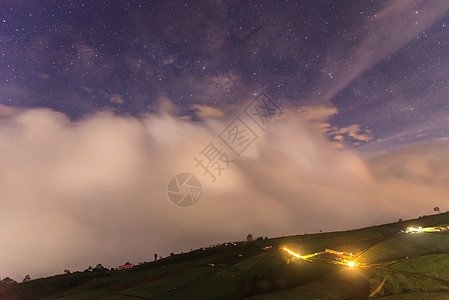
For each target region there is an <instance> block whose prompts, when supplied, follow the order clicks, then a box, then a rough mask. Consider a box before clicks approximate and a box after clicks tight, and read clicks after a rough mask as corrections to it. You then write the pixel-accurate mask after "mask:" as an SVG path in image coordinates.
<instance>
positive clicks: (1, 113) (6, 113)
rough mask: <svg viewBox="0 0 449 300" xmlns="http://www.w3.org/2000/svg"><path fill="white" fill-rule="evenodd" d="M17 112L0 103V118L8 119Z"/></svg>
mask: <svg viewBox="0 0 449 300" xmlns="http://www.w3.org/2000/svg"><path fill="white" fill-rule="evenodd" d="M16 112H17V109H16V108H14V107H12V106H7V105H4V104H1V103H0V118H1V117H10V116H12V115H14V114H15V113H16Z"/></svg>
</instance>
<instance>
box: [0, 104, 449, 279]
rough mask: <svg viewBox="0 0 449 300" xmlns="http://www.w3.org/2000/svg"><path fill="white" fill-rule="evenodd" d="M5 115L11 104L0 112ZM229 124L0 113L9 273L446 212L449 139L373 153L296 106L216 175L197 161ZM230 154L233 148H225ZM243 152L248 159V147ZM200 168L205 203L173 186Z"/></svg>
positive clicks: (34, 273)
mask: <svg viewBox="0 0 449 300" xmlns="http://www.w3.org/2000/svg"><path fill="white" fill-rule="evenodd" d="M2 110H4V111H5V110H6V109H5V108H2ZM227 122H228V121H222V120H221V119H220V121H218V120H209V121H205V122H192V121H188V120H185V119H180V118H177V117H174V116H171V115H168V114H164V113H160V114H157V115H149V116H146V117H145V118H143V119H137V118H133V117H118V116H114V115H113V114H111V113H109V112H103V113H98V114H95V115H93V116H91V117H89V118H87V119H85V120H83V121H78V122H72V121H70V120H68V119H67V118H66V116H64V115H62V114H60V113H57V112H54V111H51V110H48V109H32V110H26V111H15V112H14V113H11V112H10V113H7V114H4V116H3V118H0V166H1V169H0V236H1V237H2V243H0V257H2V259H1V260H0V270H1V272H2V274H0V276H2V277H5V276H11V277H13V278H15V279H17V280H20V279H21V278H23V276H25V275H26V274H30V275H31V277H33V278H36V277H39V276H42V275H50V274H55V273H62V271H63V270H64V269H70V270H80V269H84V268H86V267H87V266H89V265H96V264H97V263H102V264H103V265H105V266H116V265H118V264H121V263H124V262H125V261H133V262H139V261H144V260H151V259H152V257H153V254H154V253H158V254H159V255H163V256H165V255H167V254H168V253H170V252H172V251H173V252H178V251H186V250H190V248H198V247H202V246H208V245H210V244H213V243H217V242H224V241H228V240H241V239H244V237H246V235H247V234H248V233H252V234H253V235H254V236H259V235H260V236H279V235H289V234H301V233H304V232H316V231H318V230H320V229H323V230H337V229H348V228H354V227H360V226H365V225H371V224H378V223H382V222H385V221H394V220H396V219H397V218H406V217H414V216H417V215H420V214H424V213H430V212H431V211H432V208H433V207H434V206H440V208H441V210H442V211H443V210H446V209H447V205H448V203H447V199H448V196H449V195H448V194H449V192H448V190H447V186H448V183H449V159H448V157H449V155H448V154H449V144H448V143H447V142H445V141H439V142H435V143H432V144H425V145H415V146H410V147H408V148H405V149H401V150H399V151H397V152H394V153H384V154H382V155H378V156H376V157H374V158H372V159H371V160H366V159H364V158H363V157H361V156H360V155H359V154H358V153H357V152H355V151H353V150H350V149H336V148H335V147H334V146H333V145H332V142H330V141H329V140H328V139H327V138H326V137H325V136H324V135H321V134H318V133H317V131H316V130H312V129H311V128H313V125H310V124H309V123H307V121H304V120H301V119H300V118H298V114H297V113H295V112H287V113H286V114H284V115H283V118H282V119H279V120H277V121H275V122H273V123H272V124H271V127H270V128H269V130H268V131H267V133H266V134H265V135H260V138H259V139H258V143H257V144H254V145H252V146H251V147H250V148H248V151H247V152H245V155H243V157H241V158H237V157H234V158H233V159H235V163H233V164H232V165H231V169H230V170H228V171H226V172H224V173H223V175H222V177H221V178H218V180H217V182H216V183H213V184H212V183H210V180H209V178H208V177H204V176H203V175H202V172H201V169H198V168H195V161H194V160H193V157H194V156H195V155H197V154H198V153H199V152H200V151H201V150H202V149H203V148H204V147H205V146H206V145H207V144H208V143H209V142H210V141H211V140H214V141H216V143H217V145H221V146H222V147H223V148H224V147H225V146H224V145H223V144H220V142H219V138H218V134H219V132H220V131H221V130H222V129H223V128H224V127H225V126H226V124H227ZM227 152H228V153H229V154H230V152H231V151H227ZM246 154H247V155H246ZM180 172H193V173H194V174H196V175H197V176H198V178H199V179H200V180H201V182H202V183H203V188H204V190H203V196H202V198H201V200H200V201H199V202H198V203H197V205H195V206H193V207H190V208H187V209H180V208H177V207H175V206H174V205H172V204H171V203H170V202H169V200H168V198H167V195H166V186H167V183H168V181H169V180H170V178H171V177H172V176H173V175H175V174H177V173H180Z"/></svg>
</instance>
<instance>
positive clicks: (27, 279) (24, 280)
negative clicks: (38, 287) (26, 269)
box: [22, 274, 31, 282]
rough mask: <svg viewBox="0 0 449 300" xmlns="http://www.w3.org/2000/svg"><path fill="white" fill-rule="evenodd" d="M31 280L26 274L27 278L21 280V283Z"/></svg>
mask: <svg viewBox="0 0 449 300" xmlns="http://www.w3.org/2000/svg"><path fill="white" fill-rule="evenodd" d="M30 280H31V276H30V275H29V274H28V275H27V276H25V278H24V279H23V280H22V282H27V281H30Z"/></svg>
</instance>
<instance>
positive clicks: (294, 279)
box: [0, 213, 449, 300]
mask: <svg viewBox="0 0 449 300" xmlns="http://www.w3.org/2000/svg"><path fill="white" fill-rule="evenodd" d="M447 225H449V213H443V214H437V215H432V216H426V217H421V218H418V219H415V220H409V221H403V222H397V223H391V224H385V225H381V226H373V227H368V228H363V229H357V230H350V231H344V232H331V233H322V234H312V235H298V236H290V237H282V238H274V239H259V240H256V241H254V242H251V243H227V244H223V245H220V246H218V247H212V248H202V249H198V250H195V251H191V252H189V253H185V254H178V255H173V256H171V257H168V258H164V259H160V260H158V261H155V262H151V263H146V264H142V265H139V266H135V267H134V268H132V269H129V270H122V271H117V270H115V271H110V270H106V269H98V270H93V271H86V272H75V273H71V274H65V275H57V276H53V277H49V278H43V279H37V280H31V281H28V282H24V283H19V284H15V283H12V284H2V285H1V286H0V299H8V300H15V299H27V300H29V299H108V300H127V299H129V300H130V299H242V298H248V299H267V300H268V299H369V298H378V299H385V300H387V299H388V300H390V299H449V230H447V229H449V227H446V226H447ZM408 227H414V228H412V229H409V230H407V228H408ZM419 227H422V228H419Z"/></svg>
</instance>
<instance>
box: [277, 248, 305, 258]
mask: <svg viewBox="0 0 449 300" xmlns="http://www.w3.org/2000/svg"><path fill="white" fill-rule="evenodd" d="M282 249H284V250H285V251H287V252H288V253H290V254H291V255H293V256H294V257H298V258H302V259H304V257H303V256H301V255H299V254H298V253H295V252H293V251H292V250H290V249H287V248H286V247H284V248H282Z"/></svg>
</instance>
